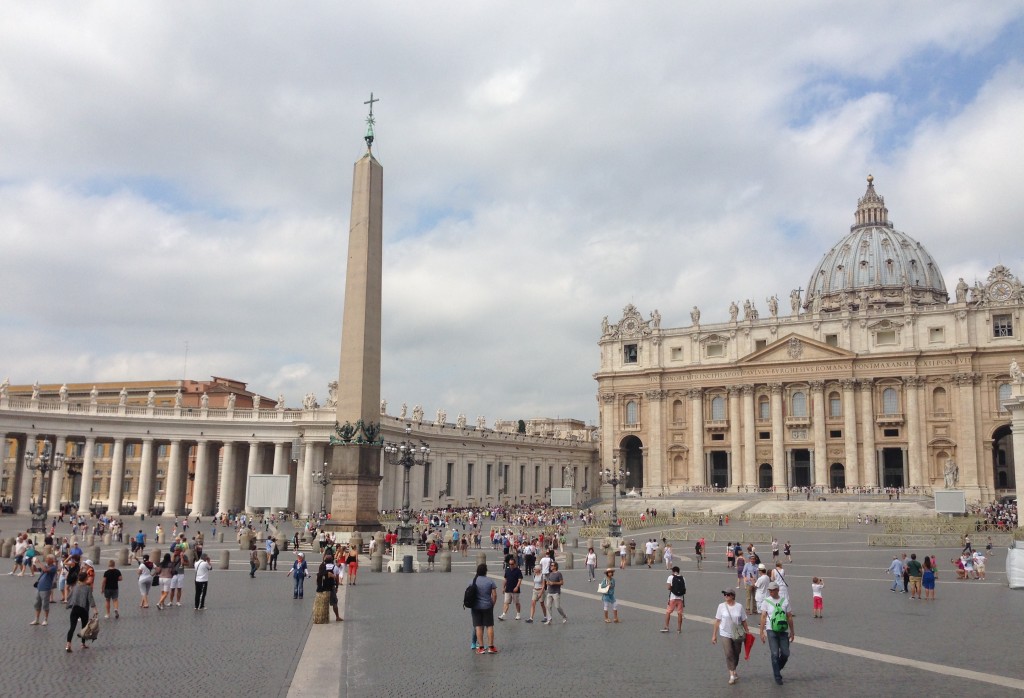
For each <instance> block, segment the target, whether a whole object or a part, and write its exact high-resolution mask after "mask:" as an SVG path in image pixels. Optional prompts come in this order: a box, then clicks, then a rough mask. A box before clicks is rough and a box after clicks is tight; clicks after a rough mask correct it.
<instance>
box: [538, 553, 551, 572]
mask: <svg viewBox="0 0 1024 698" xmlns="http://www.w3.org/2000/svg"><path fill="white" fill-rule="evenodd" d="M550 571H551V558H550V557H548V556H547V555H545V556H544V557H542V558H541V559H540V573H541V574H543V575H547V573H548V572H550Z"/></svg>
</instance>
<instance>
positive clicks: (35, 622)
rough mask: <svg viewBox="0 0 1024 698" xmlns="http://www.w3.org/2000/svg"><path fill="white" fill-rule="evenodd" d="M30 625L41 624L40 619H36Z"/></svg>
mask: <svg viewBox="0 0 1024 698" xmlns="http://www.w3.org/2000/svg"><path fill="white" fill-rule="evenodd" d="M29 625H39V621H37V620H34V621H32V622H31V623H29Z"/></svg>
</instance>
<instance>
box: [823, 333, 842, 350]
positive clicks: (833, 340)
mask: <svg viewBox="0 0 1024 698" xmlns="http://www.w3.org/2000/svg"><path fill="white" fill-rule="evenodd" d="M825 344H827V345H829V346H830V347H838V346H839V335H837V334H827V335H825Z"/></svg>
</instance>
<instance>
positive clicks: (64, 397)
mask: <svg viewBox="0 0 1024 698" xmlns="http://www.w3.org/2000/svg"><path fill="white" fill-rule="evenodd" d="M150 392H153V391H150ZM57 394H58V395H59V396H60V401H61V402H67V401H68V384H67V383H65V384H64V385H62V386H60V390H59V391H58V392H57Z"/></svg>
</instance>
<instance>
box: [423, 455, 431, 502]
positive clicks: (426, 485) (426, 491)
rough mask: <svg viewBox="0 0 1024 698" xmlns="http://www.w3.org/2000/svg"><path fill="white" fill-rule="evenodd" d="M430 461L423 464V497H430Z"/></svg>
mask: <svg viewBox="0 0 1024 698" xmlns="http://www.w3.org/2000/svg"><path fill="white" fill-rule="evenodd" d="M430 494H431V493H430V463H427V464H426V465H424V466H423V498H424V499H430Z"/></svg>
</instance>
